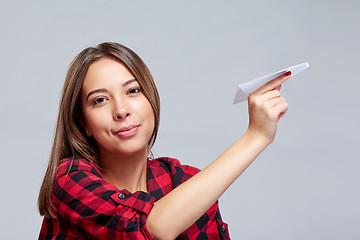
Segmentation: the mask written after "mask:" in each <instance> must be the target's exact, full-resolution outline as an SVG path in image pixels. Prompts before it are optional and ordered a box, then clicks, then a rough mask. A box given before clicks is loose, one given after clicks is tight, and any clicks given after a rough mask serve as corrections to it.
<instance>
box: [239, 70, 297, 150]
mask: <svg viewBox="0 0 360 240" xmlns="http://www.w3.org/2000/svg"><path fill="white" fill-rule="evenodd" d="M290 75H291V72H287V73H285V74H283V75H281V76H279V77H277V78H275V79H273V80H271V81H270V82H268V83H266V84H264V85H263V86H261V87H260V88H259V89H257V90H256V91H255V92H253V93H252V94H250V95H249V97H248V104H249V119H250V120H249V127H248V131H247V133H246V134H248V135H251V136H252V137H255V138H258V139H259V140H261V141H263V143H264V144H266V145H269V144H271V143H272V142H273V141H274V138H275V134H276V129H277V123H278V122H279V120H280V118H281V117H282V116H284V115H285V113H286V112H287V109H288V104H287V102H286V99H285V98H283V97H281V96H280V88H281V84H283V83H284V82H285V81H286V80H287V79H289V77H290Z"/></svg>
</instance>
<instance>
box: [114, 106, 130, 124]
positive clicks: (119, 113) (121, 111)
mask: <svg viewBox="0 0 360 240" xmlns="http://www.w3.org/2000/svg"><path fill="white" fill-rule="evenodd" d="M130 116H131V113H130V111H129V107H126V105H124V104H122V105H121V106H118V107H116V108H115V111H114V120H115V121H117V120H121V119H125V118H127V117H130Z"/></svg>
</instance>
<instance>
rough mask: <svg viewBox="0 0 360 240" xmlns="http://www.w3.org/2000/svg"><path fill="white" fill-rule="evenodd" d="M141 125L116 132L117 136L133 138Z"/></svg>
mask: <svg viewBox="0 0 360 240" xmlns="http://www.w3.org/2000/svg"><path fill="white" fill-rule="evenodd" d="M139 126H140V125H131V126H127V127H124V128H121V129H120V130H119V131H117V132H115V134H116V135H117V136H119V137H123V138H126V137H132V136H134V135H135V134H136V133H137V132H138V130H139Z"/></svg>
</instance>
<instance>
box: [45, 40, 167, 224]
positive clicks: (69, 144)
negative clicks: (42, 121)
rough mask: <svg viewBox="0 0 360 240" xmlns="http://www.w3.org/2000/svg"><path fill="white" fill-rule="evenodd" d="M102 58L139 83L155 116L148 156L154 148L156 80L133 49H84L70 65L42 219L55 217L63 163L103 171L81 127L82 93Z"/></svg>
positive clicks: (106, 45)
mask: <svg viewBox="0 0 360 240" xmlns="http://www.w3.org/2000/svg"><path fill="white" fill-rule="evenodd" d="M102 58H111V59H114V60H116V61H119V62H120V63H122V64H123V65H124V66H125V67H126V68H127V69H128V70H129V71H130V73H131V74H132V75H133V76H134V77H135V79H136V80H137V81H138V82H139V85H140V87H141V88H142V89H143V93H144V95H145V97H146V98H147V99H148V101H149V102H150V104H151V106H152V108H153V111H154V116H155V127H154V130H153V133H152V135H151V137H150V140H149V143H148V151H149V152H150V149H151V147H152V146H153V145H154V142H155V139H156V136H157V132H158V128H159V120H160V119H159V118H160V99H159V94H158V92H157V89H156V86H155V83H154V80H153V78H152V76H151V73H150V71H149V69H148V68H147V66H146V65H145V63H144V62H143V61H142V60H141V58H140V57H139V56H138V55H137V54H136V53H135V52H133V51H132V50H131V49H129V48H127V47H125V46H123V45H121V44H118V43H111V42H105V43H101V44H99V45H98V46H97V47H95V48H94V47H89V48H86V49H84V50H83V51H82V52H81V53H79V55H77V56H76V57H75V59H74V60H73V61H72V62H71V64H70V67H69V69H68V72H67V75H66V79H65V83H64V87H63V90H62V97H61V101H60V107H59V115H58V119H57V125H56V132H55V136H54V142H53V146H52V150H51V154H50V159H49V164H48V167H47V170H46V173H45V176H44V179H43V182H42V185H41V188H40V193H39V197H38V204H39V212H40V215H42V216H45V217H52V216H54V213H53V205H52V203H51V196H52V188H53V184H54V181H55V177H56V168H57V167H58V166H59V165H60V163H61V160H63V159H65V158H84V159H87V160H88V161H89V162H91V163H92V164H94V165H95V166H96V167H98V168H100V163H99V159H98V151H97V144H96V142H95V140H94V139H93V138H88V137H87V136H86V134H85V132H84V130H83V128H82V127H81V123H80V121H81V114H82V113H81V104H80V91H81V88H82V85H83V83H84V79H85V76H86V73H87V71H88V69H89V67H90V65H91V64H92V63H94V62H96V61H98V60H99V59H102Z"/></svg>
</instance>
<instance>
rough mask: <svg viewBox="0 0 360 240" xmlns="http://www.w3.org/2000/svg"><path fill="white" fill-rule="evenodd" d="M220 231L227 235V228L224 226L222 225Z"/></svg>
mask: <svg viewBox="0 0 360 240" xmlns="http://www.w3.org/2000/svg"><path fill="white" fill-rule="evenodd" d="M220 229H221V231H222V232H223V233H225V231H226V228H225V226H224V225H221V227H220Z"/></svg>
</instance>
